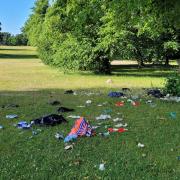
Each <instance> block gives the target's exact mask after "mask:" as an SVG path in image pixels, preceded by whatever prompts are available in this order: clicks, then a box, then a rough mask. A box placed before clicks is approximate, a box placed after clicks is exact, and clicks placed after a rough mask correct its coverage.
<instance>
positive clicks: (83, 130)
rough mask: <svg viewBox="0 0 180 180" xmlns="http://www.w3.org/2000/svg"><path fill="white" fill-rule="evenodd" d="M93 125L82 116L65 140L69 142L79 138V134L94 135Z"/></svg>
mask: <svg viewBox="0 0 180 180" xmlns="http://www.w3.org/2000/svg"><path fill="white" fill-rule="evenodd" d="M92 135H93V133H92V127H91V126H90V125H89V123H88V122H87V121H86V120H85V118H83V117H81V118H79V119H77V120H76V122H75V124H74V126H73V128H72V129H71V132H70V133H69V134H68V136H66V138H65V139H64V142H69V141H71V140H74V139H77V137H78V136H88V137H90V136H92Z"/></svg>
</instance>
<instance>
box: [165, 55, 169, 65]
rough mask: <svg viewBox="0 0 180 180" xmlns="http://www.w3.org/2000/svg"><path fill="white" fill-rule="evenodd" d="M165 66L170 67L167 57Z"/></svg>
mask: <svg viewBox="0 0 180 180" xmlns="http://www.w3.org/2000/svg"><path fill="white" fill-rule="evenodd" d="M165 60H166V61H165V66H169V58H168V57H167V56H166V59H165Z"/></svg>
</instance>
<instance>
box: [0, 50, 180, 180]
mask: <svg viewBox="0 0 180 180" xmlns="http://www.w3.org/2000/svg"><path fill="white" fill-rule="evenodd" d="M171 72H172V69H164V68H161V69H152V68H145V69H142V70H138V69H137V68H136V67H133V66H130V67H129V66H121V67H118V66H114V67H113V75H111V76H103V75H102V76H100V75H93V74H91V73H83V72H82V73H69V74H63V73H62V72H59V71H58V70H57V69H55V68H52V67H48V66H45V65H44V64H42V62H41V61H40V60H39V59H38V58H37V53H36V51H35V48H32V47H2V46H1V47H0V107H1V106H2V105H7V104H10V103H14V104H19V106H20V107H19V108H0V125H3V126H4V129H0V179H2V180H4V179H5V180H6V179H25V180H26V179H73V178H74V179H122V180H124V179H127V180H129V179H140V180H141V179H163V180H164V179H180V161H179V160H178V159H177V157H178V156H180V143H179V140H180V128H179V127H180V114H179V110H180V104H178V103H173V102H164V101H160V100H157V99H153V98H151V97H147V96H146V95H145V93H144V91H143V90H142V88H148V87H163V85H164V79H165V77H166V76H168V75H169V74H170V73H171ZM107 79H112V81H113V83H112V84H107V83H106V80H107ZM122 87H129V88H132V89H133V91H132V94H133V95H139V96H140V97H141V102H140V106H138V107H134V106H132V105H130V104H129V103H125V106H124V107H116V106H115V103H116V102H117V101H119V100H121V99H116V98H115V99H112V98H109V97H107V93H108V92H109V91H111V90H120V89H121V88H122ZM66 89H73V90H75V91H77V94H78V95H77V96H74V95H65V94H64V90H66ZM86 92H95V93H100V94H95V95H90V96H87V95H86V94H85V93H86ZM88 99H90V100H92V104H91V105H90V106H88V107H85V108H80V107H77V106H78V105H84V104H85V101H86V100H88ZM148 99H152V100H153V101H154V102H155V104H156V107H154V108H153V107H150V105H148V104H146V103H145V102H146V100H148ZM51 100H59V101H60V102H61V104H62V105H63V106H65V107H69V108H74V109H75V112H74V113H67V114H65V115H64V117H67V116H68V115H71V114H73V115H81V116H84V117H85V118H86V119H87V120H88V121H89V122H90V124H91V125H97V123H99V121H97V120H95V117H96V116H99V115H100V114H102V113H103V111H104V110H106V109H111V110H112V112H111V113H110V114H111V116H112V119H113V118H117V117H121V116H123V118H124V122H126V123H127V124H128V127H127V128H128V132H125V133H123V134H118V133H113V134H111V135H110V136H108V137H101V136H99V135H98V133H99V132H107V127H114V125H115V123H114V122H113V121H112V119H111V120H107V121H102V125H101V127H100V128H99V129H97V136H94V137H91V138H88V137H86V138H79V139H78V140H77V141H76V142H75V145H74V149H73V150H68V151H66V150H64V142H63V141H60V140H59V141H58V140H57V139H55V137H54V135H55V133H56V132H62V133H63V134H64V135H67V134H68V133H69V131H70V129H71V127H72V126H73V124H74V120H73V119H71V118H66V119H67V120H68V124H62V125H58V126H55V127H40V128H39V127H34V128H33V129H41V130H42V131H41V132H39V134H37V135H36V136H33V138H30V137H31V136H32V130H19V129H17V128H16V127H14V126H13V124H14V123H17V122H18V121H20V120H26V121H30V120H32V119H34V118H38V117H39V116H42V115H45V114H50V113H56V110H57V108H58V107H54V106H51V105H49V104H48V102H49V101H51ZM103 102H107V104H106V105H104V106H102V107H98V106H97V105H98V104H100V103H103ZM125 102H126V100H125ZM170 112H176V113H177V118H176V119H171V117H170V115H169V113H170ZM117 113H120V114H117ZM7 114H17V115H18V116H19V118H18V119H14V120H8V119H6V118H5V116H6V115H7ZM100 122H101V121H100ZM138 142H141V143H143V144H144V145H145V147H144V148H138V147H137V144H138ZM100 163H105V170H104V171H100V170H99V164H100Z"/></svg>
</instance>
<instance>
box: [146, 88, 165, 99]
mask: <svg viewBox="0 0 180 180" xmlns="http://www.w3.org/2000/svg"><path fill="white" fill-rule="evenodd" d="M147 94H148V95H151V96H153V97H155V98H162V97H164V95H163V94H162V93H161V91H160V90H159V89H150V90H148V92H147Z"/></svg>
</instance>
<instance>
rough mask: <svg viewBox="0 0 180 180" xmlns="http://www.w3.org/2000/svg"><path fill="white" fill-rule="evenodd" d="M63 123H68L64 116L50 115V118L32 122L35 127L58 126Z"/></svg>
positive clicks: (45, 117) (41, 118)
mask: <svg viewBox="0 0 180 180" xmlns="http://www.w3.org/2000/svg"><path fill="white" fill-rule="evenodd" d="M61 123H67V121H66V119H64V117H63V116H62V115H57V114H50V115H48V116H44V117H40V118H38V119H35V120H33V121H31V124H35V125H51V126H54V125H57V124H61Z"/></svg>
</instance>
